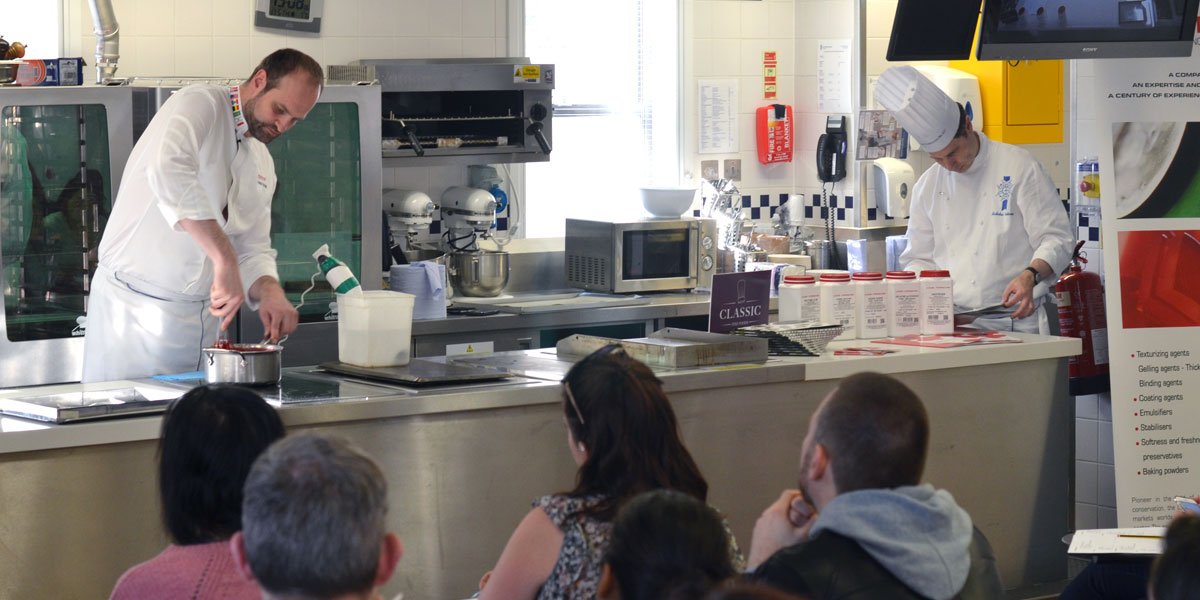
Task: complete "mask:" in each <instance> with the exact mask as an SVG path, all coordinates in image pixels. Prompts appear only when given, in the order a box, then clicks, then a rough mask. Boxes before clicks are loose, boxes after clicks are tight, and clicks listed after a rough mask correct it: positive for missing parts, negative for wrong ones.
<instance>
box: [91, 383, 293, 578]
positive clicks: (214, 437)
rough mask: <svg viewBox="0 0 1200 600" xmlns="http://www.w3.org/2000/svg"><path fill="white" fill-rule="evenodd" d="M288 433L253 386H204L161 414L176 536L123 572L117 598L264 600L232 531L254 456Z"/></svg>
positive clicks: (164, 492) (169, 514) (165, 512)
mask: <svg viewBox="0 0 1200 600" xmlns="http://www.w3.org/2000/svg"><path fill="white" fill-rule="evenodd" d="M283 435H284V430H283V422H282V421H281V420H280V419H279V415H278V414H276V413H275V409H273V408H271V406H270V405H269V404H267V402H266V401H265V400H263V399H262V397H260V396H259V395H258V394H256V393H254V392H253V391H251V390H248V389H245V388H240V387H236V386H224V385H219V386H202V387H198V388H195V389H193V390H192V391H190V392H188V393H186V394H184V395H183V397H181V398H179V399H178V400H176V401H175V402H174V403H172V404H171V406H170V408H168V409H167V413H166V416H164V417H163V424H162V435H161V437H160V438H159V446H158V483H159V494H160V499H161V501H162V517H163V524H164V526H165V527H166V530H167V534H168V535H169V536H170V538H171V541H172V543H171V545H170V546H167V548H166V549H165V550H163V551H162V553H160V554H159V555H158V556H156V557H154V558H152V559H150V560H148V561H146V562H144V563H142V564H139V565H137V566H135V567H133V568H131V569H129V570H128V571H126V572H125V574H124V575H122V576H121V578H120V579H119V580H117V585H116V587H114V588H113V591H112V596H111V598H112V600H126V599H128V600H134V599H143V598H190V599H192V600H203V599H206V598H213V599H216V598H221V599H228V600H242V599H245V600H259V598H261V597H262V592H261V591H260V590H259V587H258V585H257V584H256V583H254V582H253V581H251V580H247V579H246V578H245V577H243V576H242V574H241V572H240V571H239V570H238V568H237V566H236V565H235V563H234V561H233V556H232V554H231V553H230V549H229V539H230V538H231V537H233V534H234V533H236V532H237V531H238V530H240V529H241V527H242V525H241V523H242V486H243V485H244V484H245V482H246V476H247V475H248V474H249V472H250V467H251V465H253V464H254V459H256V458H258V456H259V455H260V454H262V453H263V451H264V450H266V449H267V447H268V446H270V445H271V443H272V442H274V441H275V440H278V439H280V438H282V437H283Z"/></svg>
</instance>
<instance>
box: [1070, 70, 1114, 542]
mask: <svg viewBox="0 0 1200 600" xmlns="http://www.w3.org/2000/svg"><path fill="white" fill-rule="evenodd" d="M1094 66H1095V61H1090V60H1076V61H1072V64H1071V67H1072V68H1071V73H1072V76H1071V78H1072V89H1071V101H1072V113H1073V114H1074V115H1075V119H1074V121H1073V122H1072V128H1071V129H1072V131H1071V137H1072V140H1073V141H1072V154H1073V155H1074V157H1075V160H1077V159H1079V158H1083V157H1088V156H1098V155H1099V154H1100V152H1099V149H1100V146H1099V144H1100V139H1099V137H1098V136H1097V135H1096V130H1097V128H1096V104H1095V95H1094V93H1093V90H1094V87H1095V77H1094V76H1093V68H1094ZM1073 162H1074V160H1072V163H1073ZM1100 168H1101V169H1104V168H1105V165H1100ZM1076 225H1077V226H1079V225H1080V224H1079V223H1078V222H1077V223H1076ZM1089 225H1090V224H1089ZM1086 248H1087V249H1092V250H1094V251H1093V252H1090V258H1089V263H1088V265H1087V268H1088V270H1089V271H1091V270H1094V271H1096V272H1098V273H1100V274H1101V275H1102V276H1103V273H1104V271H1103V262H1102V261H1100V260H1097V259H1098V258H1100V254H1101V248H1100V245H1099V244H1098V243H1090V242H1089V243H1088V244H1087V246H1086ZM1116 485H1117V484H1116V475H1115V474H1114V471H1113V444H1112V397H1111V396H1110V395H1109V394H1098V395H1095V396H1078V397H1076V398H1075V527H1076V528H1094V527H1116V526H1117V492H1116Z"/></svg>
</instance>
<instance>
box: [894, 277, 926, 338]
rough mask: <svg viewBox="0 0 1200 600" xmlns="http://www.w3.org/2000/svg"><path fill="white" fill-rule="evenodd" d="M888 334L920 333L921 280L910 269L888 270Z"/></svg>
mask: <svg viewBox="0 0 1200 600" xmlns="http://www.w3.org/2000/svg"><path fill="white" fill-rule="evenodd" d="M887 286H888V335H889V336H891V337H900V336H905V335H920V334H921V282H920V281H918V280H917V274H916V273H914V272H912V271H888V273H887Z"/></svg>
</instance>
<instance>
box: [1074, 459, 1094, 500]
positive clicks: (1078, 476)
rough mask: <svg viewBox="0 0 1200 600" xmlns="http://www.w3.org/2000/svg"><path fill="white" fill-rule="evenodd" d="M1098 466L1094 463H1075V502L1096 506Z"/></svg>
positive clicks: (1080, 461)
mask: <svg viewBox="0 0 1200 600" xmlns="http://www.w3.org/2000/svg"><path fill="white" fill-rule="evenodd" d="M1097 467H1098V465H1097V464H1096V463H1094V462H1089V461H1084V460H1077V461H1075V501H1076V502H1083V503H1086V504H1097V497H1098V496H1097V494H1096V490H1097V487H1096V481H1097V479H1096V473H1097Z"/></svg>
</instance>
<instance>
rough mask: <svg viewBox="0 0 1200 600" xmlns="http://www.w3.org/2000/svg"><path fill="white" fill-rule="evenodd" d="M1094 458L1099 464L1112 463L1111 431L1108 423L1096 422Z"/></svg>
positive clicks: (1110, 425)
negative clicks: (1095, 453)
mask: <svg viewBox="0 0 1200 600" xmlns="http://www.w3.org/2000/svg"><path fill="white" fill-rule="evenodd" d="M1096 433H1097V436H1098V437H1097V439H1096V452H1097V455H1096V458H1097V461H1098V462H1099V463H1100V464H1103V465H1112V464H1113V463H1114V461H1113V430H1112V423H1111V422H1108V421H1104V422H1100V421H1097V422H1096Z"/></svg>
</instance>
